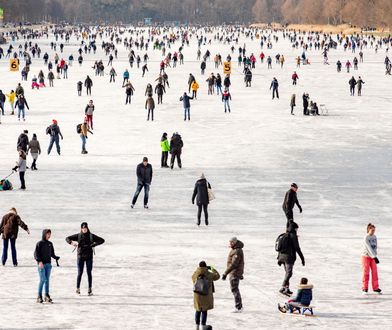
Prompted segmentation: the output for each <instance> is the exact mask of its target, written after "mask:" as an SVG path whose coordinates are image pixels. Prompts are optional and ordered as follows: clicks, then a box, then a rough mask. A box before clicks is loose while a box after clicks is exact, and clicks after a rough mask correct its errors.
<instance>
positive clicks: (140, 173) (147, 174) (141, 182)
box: [131, 157, 153, 209]
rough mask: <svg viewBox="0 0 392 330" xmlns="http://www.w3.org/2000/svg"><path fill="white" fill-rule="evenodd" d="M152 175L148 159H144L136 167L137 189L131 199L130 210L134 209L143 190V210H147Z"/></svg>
mask: <svg viewBox="0 0 392 330" xmlns="http://www.w3.org/2000/svg"><path fill="white" fill-rule="evenodd" d="M152 174H153V171H152V166H151V164H149V163H148V158H147V157H144V158H143V162H142V163H140V164H139V165H138V166H137V167H136V175H137V188H136V192H135V195H134V196H133V199H132V204H131V208H134V207H135V204H136V201H137V198H138V197H139V194H140V192H141V191H142V189H143V188H144V208H145V209H148V197H149V193H150V185H151V182H152Z"/></svg>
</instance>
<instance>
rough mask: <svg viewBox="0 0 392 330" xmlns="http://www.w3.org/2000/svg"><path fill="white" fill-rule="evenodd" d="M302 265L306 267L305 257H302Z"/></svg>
mask: <svg viewBox="0 0 392 330" xmlns="http://www.w3.org/2000/svg"><path fill="white" fill-rule="evenodd" d="M302 266H304V267H305V259H302Z"/></svg>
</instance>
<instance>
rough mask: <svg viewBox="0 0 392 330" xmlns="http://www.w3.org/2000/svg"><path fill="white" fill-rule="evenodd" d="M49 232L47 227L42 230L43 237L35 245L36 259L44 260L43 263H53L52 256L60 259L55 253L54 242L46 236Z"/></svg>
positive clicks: (38, 260)
mask: <svg viewBox="0 0 392 330" xmlns="http://www.w3.org/2000/svg"><path fill="white" fill-rule="evenodd" d="M47 232H48V230H47V229H45V230H43V231H42V239H41V240H40V241H39V242H38V243H37V245H36V246H35V251H34V259H35V260H36V261H37V263H40V262H42V263H43V264H50V263H52V262H51V261H52V258H53V259H56V260H57V259H59V257H57V256H56V254H55V253H54V247H53V243H52V242H50V241H48V240H46V237H45V236H46V234H47Z"/></svg>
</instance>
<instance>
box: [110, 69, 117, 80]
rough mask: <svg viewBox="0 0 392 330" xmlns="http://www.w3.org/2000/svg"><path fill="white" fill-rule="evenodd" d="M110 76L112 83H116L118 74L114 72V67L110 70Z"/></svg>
mask: <svg viewBox="0 0 392 330" xmlns="http://www.w3.org/2000/svg"><path fill="white" fill-rule="evenodd" d="M109 75H110V81H109V82H110V83H111V82H112V81H113V82H116V76H117V73H116V70H114V68H113V67H112V68H111V69H110V72H109Z"/></svg>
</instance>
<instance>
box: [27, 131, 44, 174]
mask: <svg viewBox="0 0 392 330" xmlns="http://www.w3.org/2000/svg"><path fill="white" fill-rule="evenodd" d="M29 151H30V154H31V157H32V158H33V163H32V164H31V170H32V171H36V170H38V169H37V159H38V155H40V154H41V146H40V144H39V141H38V139H37V135H36V134H33V138H32V139H31V141H30V142H29V149H28V150H27V153H29Z"/></svg>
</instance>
